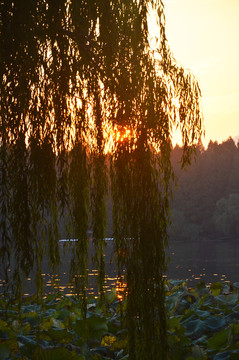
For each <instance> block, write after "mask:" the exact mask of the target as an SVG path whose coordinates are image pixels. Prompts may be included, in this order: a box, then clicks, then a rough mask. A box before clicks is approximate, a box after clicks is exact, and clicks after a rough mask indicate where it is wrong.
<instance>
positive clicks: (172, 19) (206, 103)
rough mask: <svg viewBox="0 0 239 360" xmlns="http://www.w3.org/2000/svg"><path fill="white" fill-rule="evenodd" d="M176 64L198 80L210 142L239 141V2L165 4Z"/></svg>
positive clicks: (207, 0)
mask: <svg viewBox="0 0 239 360" xmlns="http://www.w3.org/2000/svg"><path fill="white" fill-rule="evenodd" d="M164 5H165V14H166V35H167V38H168V41H169V44H170V46H171V50H172V51H173V53H174V55H175V57H176V59H177V60H178V61H179V62H180V63H181V64H182V65H183V66H184V67H186V68H188V69H190V70H192V72H193V73H194V75H195V76H196V77H197V79H198V80H199V84H200V87H201V91H202V104H203V114H204V123H205V130H206V136H205V139H204V140H203V143H204V145H207V143H208V141H209V140H210V139H212V140H213V141H215V140H217V141H218V142H222V141H223V140H226V139H227V138H228V137H229V136H232V137H235V136H236V135H239V0H164Z"/></svg>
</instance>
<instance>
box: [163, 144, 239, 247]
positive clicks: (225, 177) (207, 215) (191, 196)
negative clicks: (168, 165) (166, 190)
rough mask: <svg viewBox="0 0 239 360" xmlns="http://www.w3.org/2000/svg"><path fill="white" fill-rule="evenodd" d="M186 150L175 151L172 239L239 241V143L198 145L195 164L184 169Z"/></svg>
mask: <svg viewBox="0 0 239 360" xmlns="http://www.w3.org/2000/svg"><path fill="white" fill-rule="evenodd" d="M181 155H182V148H180V147H179V146H176V147H175V148H174V149H173V151H172V164H173V168H174V171H175V177H176V182H177V185H176V188H175V189H174V191H173V199H172V201H171V213H172V225H171V228H170V238H171V239H174V240H182V241H192V240H200V239H201V238H207V239H208V240H210V239H220V238H223V237H224V238H225V237H227V238H233V239H237V238H239V144H237V145H236V144H235V142H234V141H233V140H232V138H229V139H228V140H226V141H224V142H223V143H221V144H218V143H217V142H213V141H210V143H209V145H208V148H207V149H205V148H204V147H203V146H202V144H200V145H198V146H197V149H196V156H195V161H192V164H191V165H190V166H188V167H187V168H186V170H185V169H183V170H182V169H181V166H180V159H181Z"/></svg>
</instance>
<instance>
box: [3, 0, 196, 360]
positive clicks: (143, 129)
mask: <svg viewBox="0 0 239 360" xmlns="http://www.w3.org/2000/svg"><path fill="white" fill-rule="evenodd" d="M0 9H1V10H0V49H1V53H0V57H1V61H0V77H1V84H0V166H1V169H0V181H1V186H0V192H1V196H0V202H1V203H0V211H1V214H0V216H1V223H0V236H1V259H2V262H4V268H5V270H6V281H7V283H8V284H9V286H10V285H11V284H12V285H13V286H12V291H13V294H14V296H17V299H18V300H19V303H20V302H21V296H22V295H21V286H22V281H23V279H24V278H25V277H26V276H28V274H29V272H30V271H31V269H32V268H33V266H36V274H37V275H36V284H37V289H38V293H39V294H42V292H43V283H42V277H41V272H42V271H41V268H42V260H43V257H44V254H46V253H47V254H49V258H50V264H51V266H52V268H53V269H55V268H56V266H57V264H58V263H59V249H58V228H57V224H58V218H59V217H60V216H62V215H64V214H65V213H67V214H69V226H70V228H71V233H74V236H75V237H76V238H78V242H77V243H76V245H75V246H74V247H73V251H72V261H71V275H72V278H73V277H74V283H75V291H76V293H77V294H78V296H79V300H80V301H82V308H83V310H85V311H86V304H85V298H86V287H87V279H88V274H87V267H88V264H87V262H88V236H87V230H88V229H89V226H90V227H91V228H92V229H93V237H94V244H95V248H96V256H95V263H96V265H97V266H98V269H99V281H98V283H99V292H100V294H101V295H102V294H103V292H104V279H105V273H104V257H103V252H104V246H105V241H104V237H105V227H106V215H107V211H106V197H107V194H108V191H109V189H110V191H111V195H112V199H113V220H114V240H115V252H116V258H117V263H118V268H119V273H120V271H121V270H122V269H123V268H126V275H125V279H124V280H125V281H126V293H127V309H126V317H125V321H126V325H127V327H128V330H129V351H130V358H131V359H138V360H139V359H155V358H157V359H166V358H167V339H166V316H165V309H164V296H165V293H164V285H165V284H164V278H163V274H164V273H165V270H166V259H165V246H166V245H167V224H168V222H169V198H170V194H171V183H172V178H173V170H172V167H171V162H170V151H171V147H172V144H171V141H172V135H173V130H174V129H175V128H179V129H180V130H181V133H182V141H183V144H184V152H183V158H182V162H183V163H186V162H187V161H189V159H190V156H191V152H192V149H193V144H195V143H197V142H198V140H199V138H200V136H201V134H202V123H201V122H202V117H201V111H200V90H199V87H198V84H197V81H196V80H195V79H194V77H193V76H192V74H190V73H189V72H188V71H185V70H184V69H183V68H182V67H181V66H180V65H178V64H177V62H176V61H175V59H174V57H173V55H172V53H171V52H170V49H169V45H168V42H167V39H166V35H165V17H164V8H163V3H162V2H161V0H111V1H109V0H104V1H101V0H91V1H79V0H58V1H53V0H38V1H32V0H25V1H24V4H23V3H21V2H19V1H15V0H13V1H8V0H3V1H1V4H0ZM149 9H150V11H151V12H152V13H154V16H155V17H156V19H157V26H158V36H157V39H156V44H157V45H156V48H154V50H152V48H151V43H150V34H149V31H148V20H149ZM109 157H110V166H108V160H107V159H108V158H109ZM106 160H107V161H106ZM12 259H14V264H15V272H14V274H13V277H12V278H11V279H9V278H8V271H7V270H8V268H9V266H10V263H11V261H12Z"/></svg>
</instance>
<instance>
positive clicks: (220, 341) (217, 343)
mask: <svg viewBox="0 0 239 360" xmlns="http://www.w3.org/2000/svg"><path fill="white" fill-rule="evenodd" d="M231 339H232V329H231V328H228V329H223V330H222V331H220V332H218V333H216V334H214V335H213V336H212V337H211V338H210V339H209V340H208V348H209V349H212V350H222V349H223V348H224V347H226V346H228V344H230V342H231Z"/></svg>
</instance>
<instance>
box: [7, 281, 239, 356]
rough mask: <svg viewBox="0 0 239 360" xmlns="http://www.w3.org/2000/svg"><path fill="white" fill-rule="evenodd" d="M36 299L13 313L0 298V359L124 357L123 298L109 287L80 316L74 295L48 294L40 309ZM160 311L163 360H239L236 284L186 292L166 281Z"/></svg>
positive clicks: (238, 285)
mask: <svg viewBox="0 0 239 360" xmlns="http://www.w3.org/2000/svg"><path fill="white" fill-rule="evenodd" d="M36 299H37V298H36V297H34V296H32V297H29V298H26V299H25V300H24V302H23V304H22V313H21V314H19V312H18V305H17V304H16V303H15V304H12V305H9V303H8V299H6V298H1V300H0V312H1V320H0V358H1V359H2V360H8V359H24V360H28V359H33V360H38V359H44V360H45V359H51V360H54V359H57V360H61V359H64V360H68V359H74V360H78V359H79V360H101V359H119V360H123V359H128V356H129V355H128V331H127V330H126V329H125V328H124V322H123V321H122V317H121V313H122V312H123V313H124V311H125V309H126V302H127V300H123V301H122V299H119V298H118V294H117V292H116V290H115V289H113V290H112V291H111V292H110V293H108V294H106V295H105V302H104V304H102V301H99V299H96V298H93V297H92V298H88V300H87V314H86V318H84V316H83V313H82V310H81V308H80V306H79V303H78V300H77V298H76V297H74V296H64V295H59V294H54V295H48V296H47V297H46V298H45V300H44V303H43V304H42V306H41V305H39V304H38V303H37V302H36ZM165 307H166V314H167V337H168V344H169V359H173V360H177V359H178V360H193V359H208V360H210V359H212V360H227V359H238V358H239V283H233V284H222V283H220V282H216V283H213V284H211V286H206V285H205V283H203V282H201V283H198V284H197V285H196V287H195V288H188V287H187V283H186V282H185V281H168V282H167V284H166V300H165ZM155 317H157V314H155ZM146 345H147V344H146Z"/></svg>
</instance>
